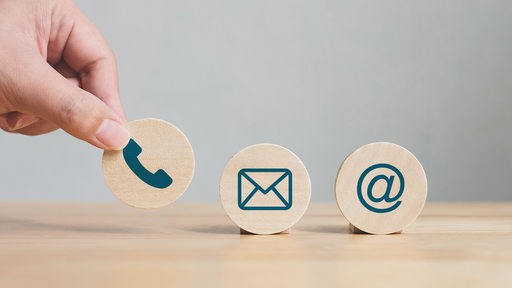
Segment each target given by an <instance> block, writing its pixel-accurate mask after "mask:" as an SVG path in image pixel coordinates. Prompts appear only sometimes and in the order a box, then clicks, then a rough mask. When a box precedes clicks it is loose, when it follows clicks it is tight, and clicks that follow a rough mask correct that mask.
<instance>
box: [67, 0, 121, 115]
mask: <svg viewBox="0 0 512 288" xmlns="http://www.w3.org/2000/svg"><path fill="white" fill-rule="evenodd" d="M74 10H75V15H74V16H75V17H74V18H75V19H74V20H75V23H74V26H73V29H71V32H70V34H69V36H68V39H67V43H66V46H65V48H64V51H63V57H64V60H65V61H66V63H67V64H68V65H69V66H70V67H71V68H72V69H73V70H75V71H77V72H78V73H79V76H80V81H81V84H82V88H83V89H84V90H87V91H89V92H90V93H92V94H93V95H95V96H96V97H98V98H100V99H101V100H102V101H103V102H104V103H105V104H106V105H107V106H108V107H109V108H110V109H112V110H113V111H114V113H116V114H117V115H118V116H119V117H120V118H121V119H122V120H123V121H126V116H125V114H124V111H123V106H122V104H121V100H120V97H119V84H118V73H117V64H116V60H115V57H114V54H113V53H112V51H111V49H110V47H109V46H108V45H107V43H106V42H105V40H104V39H103V37H102V36H101V34H100V32H99V31H98V30H97V29H96V27H94V25H93V24H92V23H91V22H90V21H89V20H88V19H87V18H86V17H85V16H84V15H83V14H82V13H81V12H80V11H78V9H74Z"/></svg>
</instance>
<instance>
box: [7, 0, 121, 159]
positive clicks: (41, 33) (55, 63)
mask: <svg viewBox="0 0 512 288" xmlns="http://www.w3.org/2000/svg"><path fill="white" fill-rule="evenodd" d="M0 43H1V45H0V128H2V129H3V130H5V131H8V132H15V133H20V134H25V135H39V134H44V133H48V132H51V131H54V130H56V129H58V128H62V129H63V130H65V131H66V132H68V133H69V134H71V135H73V136H75V137H77V138H79V139H82V140H84V141H87V142H89V143H91V144H92V145H95V146H97V147H99V148H102V149H109V150H110V149H122V148H123V147H124V146H126V144H127V143H128V141H129V138H130V136H129V133H128V131H127V130H126V129H125V128H124V126H123V125H124V123H125V121H126V119H125V116H124V112H123V108H122V105H121V102H120V100H119V88H118V80H117V67H116V61H115V58H114V55H113V53H112V51H111V50H110V48H109V47H108V45H107V44H106V43H105V41H104V40H103V38H102V36H101V35H100V33H99V32H98V31H97V29H96V28H95V27H94V25H93V24H92V23H91V22H90V21H89V20H88V19H87V18H86V17H85V16H84V15H83V14H82V13H81V12H80V11H79V10H78V9H77V8H76V7H75V6H74V4H73V3H72V2H71V1H70V0H0Z"/></svg>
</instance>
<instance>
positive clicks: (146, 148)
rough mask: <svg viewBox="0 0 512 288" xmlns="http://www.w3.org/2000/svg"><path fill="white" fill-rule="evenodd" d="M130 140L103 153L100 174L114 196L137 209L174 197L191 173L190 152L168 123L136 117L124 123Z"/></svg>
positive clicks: (186, 141) (192, 163) (163, 204)
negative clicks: (113, 149) (115, 149)
mask: <svg viewBox="0 0 512 288" xmlns="http://www.w3.org/2000/svg"><path fill="white" fill-rule="evenodd" d="M126 127H127V129H128V131H130V135H131V140H130V143H128V145H127V146H126V147H125V148H124V149H123V151H105V152H104V153H103V176H104V177H105V181H106V182H107V185H108V187H109V188H110V190H111V191H112V193H114V195H115V196H116V197H117V198H119V199H120V200H121V201H123V202H125V203H126V204H128V205H130V206H133V207H137V208H160V207H163V206H166V205H168V204H170V203H172V202H174V201H176V199H178V198H179V197H180V196H181V195H182V194H183V192H185V190H187V188H188V186H189V185H190V182H191V181H192V177H193V175H194V165H195V164H194V151H193V150H192V146H191V145H190V143H189V141H188V139H187V137H185V135H184V134H183V133H182V132H181V131H180V130H179V129H178V128H176V127H174V126H173V125H172V124H170V123H167V122H165V121H163V120H158V119H140V120H135V121H132V122H130V123H128V124H127V125H126Z"/></svg>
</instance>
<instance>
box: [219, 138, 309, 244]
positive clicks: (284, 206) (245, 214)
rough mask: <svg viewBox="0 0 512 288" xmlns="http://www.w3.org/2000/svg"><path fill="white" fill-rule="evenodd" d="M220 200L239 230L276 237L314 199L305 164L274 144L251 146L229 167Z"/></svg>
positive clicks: (295, 220) (299, 215) (299, 216)
mask: <svg viewBox="0 0 512 288" xmlns="http://www.w3.org/2000/svg"><path fill="white" fill-rule="evenodd" d="M220 198H221V201H222V206H223V207H224V209H225V210H226V212H227V214H228V215H229V217H230V218H231V220H233V222H235V223H236V224H237V225H238V226H239V227H240V228H242V229H244V230H245V231H248V232H251V233H254V234H276V233H280V232H283V231H285V230H287V229H289V228H290V227H292V226H293V225H294V224H295V223H297V221H299V219H300V218H301V217H302V215H304V212H306V209H307V207H308V205H309V200H310V198H311V182H310V180H309V174H308V171H307V170H306V167H305V166H304V164H303V163H302V161H301V160H300V159H299V157H297V156H296V155H295V154H293V152H291V151H290V150H288V149H286V148H284V147H281V146H279V145H274V144H258V145H253V146H249V147H247V148H245V149H243V150H242V151H240V152H238V153H237V154H236V155H235V156H234V157H233V158H232V159H231V160H230V161H229V162H228V164H227V165H226V168H225V169H224V173H223V174H222V177H221V180H220Z"/></svg>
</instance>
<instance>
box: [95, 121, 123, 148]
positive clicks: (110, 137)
mask: <svg viewBox="0 0 512 288" xmlns="http://www.w3.org/2000/svg"><path fill="white" fill-rule="evenodd" d="M95 135H96V139H98V141H100V142H101V144H103V145H105V147H106V149H108V150H121V149H123V148H124V147H125V146H126V145H127V144H128V142H129V141H130V133H129V132H128V130H126V128H125V127H124V126H122V125H121V124H119V123H117V122H116V121H113V120H110V119H105V120H103V122H102V123H101V125H100V127H99V128H98V130H97V131H96V134H95Z"/></svg>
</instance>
